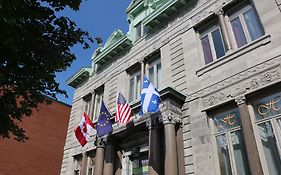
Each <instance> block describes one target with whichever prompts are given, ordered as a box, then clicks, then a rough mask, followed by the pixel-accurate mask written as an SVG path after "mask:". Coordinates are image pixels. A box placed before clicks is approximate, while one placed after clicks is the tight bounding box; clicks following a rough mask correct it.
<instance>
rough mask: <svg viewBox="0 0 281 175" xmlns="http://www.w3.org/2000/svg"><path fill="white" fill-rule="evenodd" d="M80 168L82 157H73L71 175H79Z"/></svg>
mask: <svg viewBox="0 0 281 175" xmlns="http://www.w3.org/2000/svg"><path fill="white" fill-rule="evenodd" d="M81 167H82V155H78V156H75V157H74V170H73V174H74V175H80V171H81Z"/></svg>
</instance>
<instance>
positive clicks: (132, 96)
mask: <svg viewBox="0 0 281 175" xmlns="http://www.w3.org/2000/svg"><path fill="white" fill-rule="evenodd" d="M132 72H133V73H131V74H130V75H129V102H134V101H136V100H139V99H140V97H141V70H138V69H137V68H136V69H134V70H133V71H132ZM138 76H139V87H138ZM131 80H134V83H133V94H131V90H132V87H131ZM138 88H139V89H138ZM138 91H139V94H138Z"/></svg>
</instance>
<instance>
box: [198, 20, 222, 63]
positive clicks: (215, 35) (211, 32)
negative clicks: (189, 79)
mask: <svg viewBox="0 0 281 175" xmlns="http://www.w3.org/2000/svg"><path fill="white" fill-rule="evenodd" d="M201 44H202V48H203V53H204V59H205V63H206V64H209V63H211V62H213V61H214V60H217V59H219V58H221V57H222V56H224V55H225V46H224V41H223V37H222V33H221V29H220V26H219V25H218V24H215V25H213V26H211V27H209V28H208V29H207V30H205V31H204V32H202V33H201Z"/></svg>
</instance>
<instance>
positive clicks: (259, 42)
mask: <svg viewBox="0 0 281 175" xmlns="http://www.w3.org/2000/svg"><path fill="white" fill-rule="evenodd" d="M270 41H271V39H270V35H265V36H262V37H261V38H259V39H257V40H255V41H253V42H251V43H249V44H246V45H245V46H243V47H241V48H239V49H238V50H234V51H232V52H231V51H229V52H228V53H226V55H225V56H223V57H221V58H220V59H218V60H216V61H213V62H211V63H209V64H207V65H205V66H204V67H202V68H201V69H199V70H197V71H196V75H197V76H198V77H200V76H202V75H204V74H206V73H208V72H209V71H211V70H213V69H215V68H217V67H219V66H221V65H223V64H226V63H228V62H229V61H231V60H233V59H235V58H237V57H239V56H241V55H244V54H246V53H248V52H249V51H251V50H254V49H256V48H258V47H260V46H263V45H266V44H268V43H270Z"/></svg>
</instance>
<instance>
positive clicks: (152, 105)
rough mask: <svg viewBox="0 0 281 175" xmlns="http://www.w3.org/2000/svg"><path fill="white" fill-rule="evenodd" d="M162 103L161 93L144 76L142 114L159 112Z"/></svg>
mask: <svg viewBox="0 0 281 175" xmlns="http://www.w3.org/2000/svg"><path fill="white" fill-rule="evenodd" d="M159 104H160V95H159V92H158V90H157V89H156V88H155V87H154V85H153V84H152V83H150V82H149V80H148V79H147V78H146V76H144V77H143V85H142V91H141V111H140V115H143V114H144V113H147V112H157V111H158V109H159Z"/></svg>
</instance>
